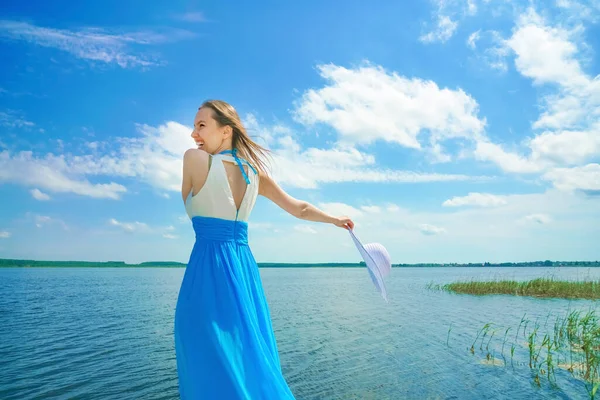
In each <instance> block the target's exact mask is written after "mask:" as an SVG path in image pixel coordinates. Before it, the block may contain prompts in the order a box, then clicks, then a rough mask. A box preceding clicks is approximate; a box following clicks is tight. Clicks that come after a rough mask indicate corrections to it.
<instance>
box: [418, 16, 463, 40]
mask: <svg viewBox="0 0 600 400" xmlns="http://www.w3.org/2000/svg"><path fill="white" fill-rule="evenodd" d="M457 27H458V23H456V21H452V20H451V19H450V17H448V16H447V15H438V17H437V25H436V27H435V29H434V30H433V31H431V32H429V33H426V34H424V35H421V37H419V40H420V41H422V42H424V43H433V42H441V43H444V42H446V41H448V39H450V38H451V37H452V35H453V34H454V32H455V31H456V28H457Z"/></svg>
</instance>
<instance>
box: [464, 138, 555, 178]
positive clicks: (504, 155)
mask: <svg viewBox="0 0 600 400" xmlns="http://www.w3.org/2000/svg"><path fill="white" fill-rule="evenodd" d="M474 155H475V158H476V159H478V160H482V161H491V162H493V163H495V164H497V165H498V166H499V167H500V168H502V169H503V170H504V171H506V172H515V173H535V172H541V171H542V170H543V169H544V167H545V166H546V165H545V164H543V163H542V162H541V161H533V160H531V159H529V158H527V157H524V156H522V155H520V154H518V153H514V152H510V151H506V150H504V149H503V148H502V146H500V145H498V144H495V143H492V142H490V141H489V140H480V141H478V142H477V143H476V147H475V152H474Z"/></svg>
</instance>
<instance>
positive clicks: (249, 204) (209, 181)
mask: <svg viewBox="0 0 600 400" xmlns="http://www.w3.org/2000/svg"><path fill="white" fill-rule="evenodd" d="M211 157H212V162H211V166H210V169H209V171H208V176H207V177H206V182H205V183H204V186H202V188H201V189H200V191H199V192H198V193H197V194H196V195H195V196H193V195H192V192H193V190H192V191H190V194H189V195H188V198H187V199H186V201H185V211H186V212H187V215H188V217H189V218H190V219H191V218H193V217H212V218H221V219H227V220H231V221H245V222H247V221H248V218H249V217H250V212H251V211H252V208H253V207H254V203H255V202H256V197H257V196H258V182H259V178H258V175H256V174H255V173H254V172H253V171H252V168H248V173H247V175H248V178H249V179H250V184H249V185H248V187H247V188H246V192H245V193H244V198H243V199H242V203H241V205H240V209H239V210H237V209H236V205H235V200H234V199H233V194H232V192H231V187H230V186H229V181H228V179H227V171H226V170H225V165H223V162H226V161H229V162H233V163H235V164H237V163H236V160H235V159H234V158H233V157H232V156H229V155H225V154H216V155H213V156H211Z"/></svg>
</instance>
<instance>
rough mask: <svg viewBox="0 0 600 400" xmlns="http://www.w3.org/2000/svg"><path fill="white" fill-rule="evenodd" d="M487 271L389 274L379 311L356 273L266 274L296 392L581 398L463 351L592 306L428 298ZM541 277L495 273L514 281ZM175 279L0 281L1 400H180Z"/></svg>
mask: <svg viewBox="0 0 600 400" xmlns="http://www.w3.org/2000/svg"><path fill="white" fill-rule="evenodd" d="M586 272H587V273H586ZM490 273H491V272H487V271H485V272H481V271H479V270H476V269H453V268H447V269H424V268H421V269H419V268H415V269H411V268H407V269H395V270H394V271H393V273H392V276H391V277H390V279H389V280H388V281H387V285H388V295H389V298H390V303H389V304H385V303H384V302H383V300H382V299H381V297H380V296H379V295H378V294H377V293H376V292H375V290H374V287H373V285H372V283H371V281H370V279H369V278H368V275H367V273H366V271H365V270H364V269H264V270H261V276H262V279H263V283H264V285H265V291H266V294H267V298H268V301H269V304H270V307H271V314H272V318H273V326H274V329H275V333H276V337H277V341H278V348H279V352H280V357H281V362H282V369H283V371H284V374H285V376H286V379H287V380H288V382H289V383H290V386H291V388H292V391H293V392H294V394H295V395H296V397H297V398H298V399H378V400H379V399H399V398H403V399H404V398H406V399H480V398H516V399H518V398H524V399H529V398H540V399H543V398H582V396H583V397H585V395H586V394H587V392H586V390H585V388H584V387H583V384H582V383H581V382H578V381H573V380H569V379H568V376H566V374H564V375H563V377H564V378H565V379H563V384H562V385H561V388H560V389H551V388H549V387H545V386H542V387H541V388H537V387H536V386H535V385H532V383H531V376H530V374H529V372H528V368H527V367H526V366H524V365H519V362H516V366H515V367H514V368H511V367H510V363H509V365H508V366H494V365H486V363H484V362H483V361H484V360H483V358H482V356H481V355H480V354H476V355H472V354H470V352H469V351H468V348H469V346H470V345H471V344H472V341H473V339H474V338H475V336H476V334H477V331H478V330H479V329H480V328H481V327H482V326H483V325H484V324H485V323H488V322H493V323H494V324H496V325H498V326H499V327H502V329H504V328H506V327H512V328H513V330H514V329H516V327H517V326H518V324H519V321H520V319H521V317H522V316H523V314H524V313H525V312H527V315H528V316H530V318H545V317H546V316H547V315H548V314H549V313H563V312H564V311H565V310H567V309H569V308H573V307H581V308H586V307H589V306H590V305H592V306H593V305H594V304H595V302H590V301H561V300H539V299H531V298H517V297H510V296H489V297H472V296H463V295H451V294H448V293H443V292H436V291H431V290H427V289H426V284H427V283H430V282H432V281H433V282H434V283H445V282H448V281H451V280H453V279H463V278H465V277H467V278H468V279H469V278H473V277H476V276H477V275H483V274H488V275H489V274H490ZM546 273H548V271H547V270H544V269H540V268H538V269H526V268H520V269H508V268H507V269H496V270H494V271H493V274H494V275H498V274H505V275H506V276H507V277H509V278H511V279H512V278H515V277H524V278H526V279H530V278H531V277H534V276H540V275H541V276H544V275H545V274H546ZM552 273H554V274H555V275H557V273H556V271H552ZM536 274H537V275H536ZM558 274H564V275H569V274H571V275H572V274H577V275H578V276H579V275H590V274H592V275H593V274H597V275H600V271H593V272H589V271H584V272H583V273H582V271H580V270H576V269H570V270H565V269H562V270H561V271H559V273H558ZM182 275H183V269H154V268H152V269H150V268H149V269H137V270H136V269H108V268H107V269H104V268H103V269H81V268H49V269H39V268H31V269H17V268H15V269H5V270H0V326H1V327H2V330H0V398H2V399H7V400H11V399H19V400H21V399H39V398H61V399H62V398H86V399H119V400H121V399H140V398H143V399H176V398H178V386H177V373H176V365H175V353H174V347H173V313H174V307H175V302H176V298H177V293H178V290H179V284H180V283H181V278H182ZM494 277H497V276H494ZM450 327H451V330H449V328H450ZM517 344H518V348H517V351H516V352H517V353H522V352H526V351H527V348H526V343H525V342H524V340H521V338H517ZM478 345H479V343H478ZM495 349H496V350H497V351H498V352H499V349H498V348H495ZM499 359H500V357H499ZM561 373H562V372H559V374H561Z"/></svg>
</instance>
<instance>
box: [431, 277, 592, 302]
mask: <svg viewBox="0 0 600 400" xmlns="http://www.w3.org/2000/svg"><path fill="white" fill-rule="evenodd" d="M428 288H429V289H437V290H445V291H448V292H453V293H461V294H472V295H486V294H488V295H489V294H510V295H517V296H534V297H554V298H569V299H571V298H576V299H600V280H597V281H595V280H580V281H561V280H557V279H555V278H537V279H533V280H530V281H525V282H520V281H512V280H496V281H475V280H473V281H462V282H453V283H448V284H443V285H441V284H433V283H430V284H429V285H428Z"/></svg>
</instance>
